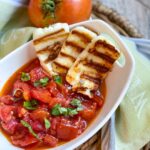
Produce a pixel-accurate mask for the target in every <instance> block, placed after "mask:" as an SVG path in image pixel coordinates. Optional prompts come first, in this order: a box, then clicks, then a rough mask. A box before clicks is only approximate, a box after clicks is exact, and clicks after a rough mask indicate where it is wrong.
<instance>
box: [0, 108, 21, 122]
mask: <svg viewBox="0 0 150 150" xmlns="http://www.w3.org/2000/svg"><path fill="white" fill-rule="evenodd" d="M17 111H18V109H17V107H15V106H10V105H2V106H0V120H2V121H3V122H5V123H7V122H9V121H11V120H13V119H14V118H16V115H17Z"/></svg>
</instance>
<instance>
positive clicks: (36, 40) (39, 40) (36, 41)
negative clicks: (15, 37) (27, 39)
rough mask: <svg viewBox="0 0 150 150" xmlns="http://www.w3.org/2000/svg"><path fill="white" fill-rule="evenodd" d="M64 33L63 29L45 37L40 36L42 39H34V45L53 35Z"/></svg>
mask: <svg viewBox="0 0 150 150" xmlns="http://www.w3.org/2000/svg"><path fill="white" fill-rule="evenodd" d="M64 31H65V30H64V29H59V30H57V31H55V32H53V33H50V34H47V35H45V36H42V37H40V38H38V39H35V40H34V44H37V43H39V42H41V41H43V40H44V39H46V38H49V37H50V36H53V35H55V34H58V33H61V32H64Z"/></svg>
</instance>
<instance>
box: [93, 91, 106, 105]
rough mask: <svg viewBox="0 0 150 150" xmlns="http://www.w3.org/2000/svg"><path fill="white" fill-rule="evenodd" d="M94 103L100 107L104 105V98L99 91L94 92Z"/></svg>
mask: <svg viewBox="0 0 150 150" xmlns="http://www.w3.org/2000/svg"><path fill="white" fill-rule="evenodd" d="M92 100H93V101H94V102H96V103H97V104H98V106H99V107H102V106H103V103H104V97H103V96H102V95H101V93H100V91H99V90H97V91H95V92H94V97H93V99H92Z"/></svg>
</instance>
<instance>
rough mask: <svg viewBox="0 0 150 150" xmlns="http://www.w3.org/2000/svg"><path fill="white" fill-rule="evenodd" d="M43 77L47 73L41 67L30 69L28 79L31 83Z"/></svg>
mask: <svg viewBox="0 0 150 150" xmlns="http://www.w3.org/2000/svg"><path fill="white" fill-rule="evenodd" d="M44 77H47V75H46V74H45V72H44V70H43V69H42V68H41V67H36V68H34V69H32V70H31V71H30V78H31V79H30V80H31V82H32V83H34V82H35V81H37V80H40V79H42V78H44Z"/></svg>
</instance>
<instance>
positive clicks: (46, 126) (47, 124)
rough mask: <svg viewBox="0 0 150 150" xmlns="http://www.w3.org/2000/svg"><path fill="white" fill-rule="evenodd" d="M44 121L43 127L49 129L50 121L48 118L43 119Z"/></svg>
mask: <svg viewBox="0 0 150 150" xmlns="http://www.w3.org/2000/svg"><path fill="white" fill-rule="evenodd" d="M44 123H45V128H46V129H49V128H50V127H51V123H50V121H49V120H48V119H46V118H45V119H44Z"/></svg>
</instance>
